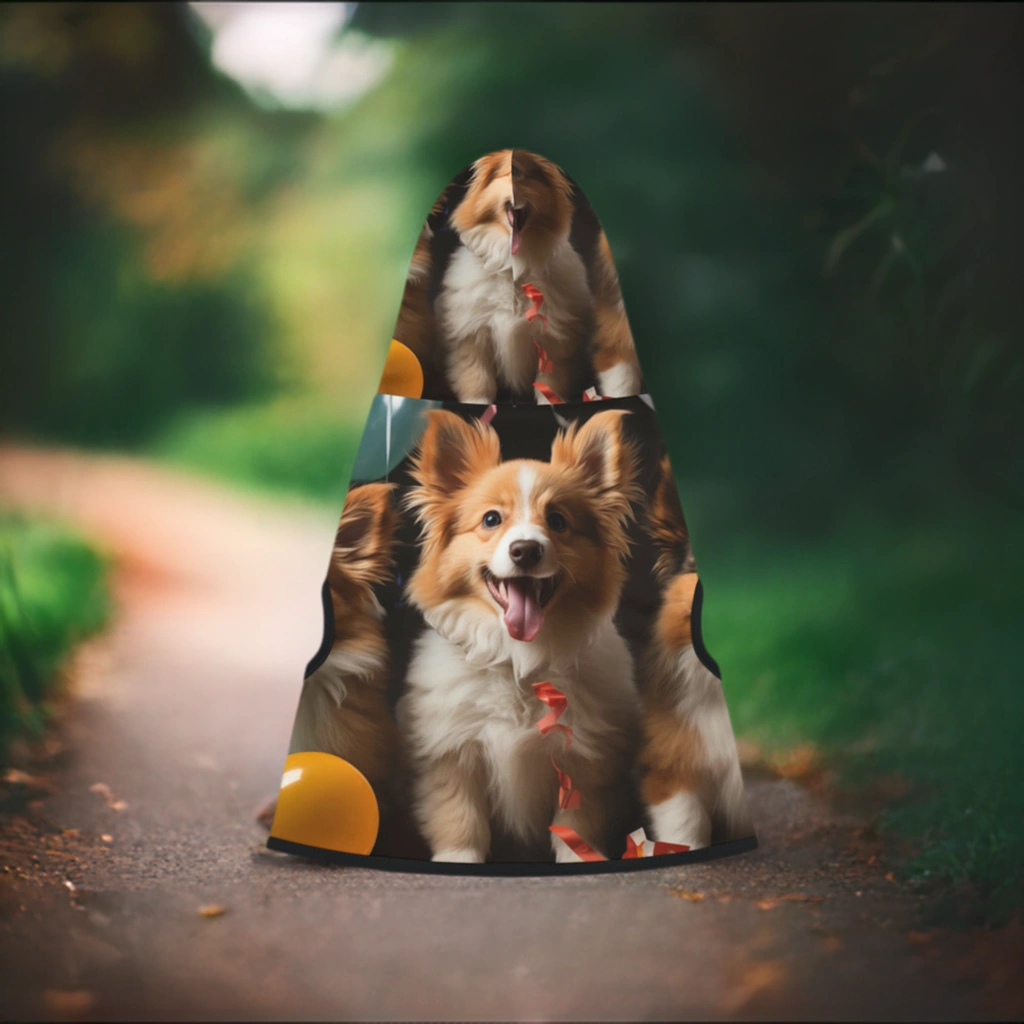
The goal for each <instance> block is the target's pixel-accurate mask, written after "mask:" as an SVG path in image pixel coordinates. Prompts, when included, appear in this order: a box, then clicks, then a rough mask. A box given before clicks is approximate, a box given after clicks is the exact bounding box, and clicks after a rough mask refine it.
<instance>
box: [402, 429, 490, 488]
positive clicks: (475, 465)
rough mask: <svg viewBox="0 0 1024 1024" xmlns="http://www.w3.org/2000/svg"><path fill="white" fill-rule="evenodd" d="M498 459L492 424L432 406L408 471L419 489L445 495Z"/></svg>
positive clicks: (465, 483) (466, 483)
mask: <svg viewBox="0 0 1024 1024" xmlns="http://www.w3.org/2000/svg"><path fill="white" fill-rule="evenodd" d="M500 461H501V445H500V444H499V442H498V435H497V434H496V433H495V432H494V428H493V427H491V426H489V425H488V424H485V423H481V422H480V421H479V420H473V421H471V422H467V421H466V420H464V419H462V417H461V416H457V415H456V414H455V413H453V412H446V411H444V410H443V409H435V410H433V411H431V412H429V413H427V429H426V430H425V431H424V433H423V438H422V439H421V440H420V445H419V449H418V450H417V452H416V455H415V456H414V457H413V465H412V475H413V478H414V479H415V480H416V482H417V483H418V484H419V485H420V488H419V489H420V490H421V491H425V492H427V493H428V494H430V495H431V496H436V497H448V496H450V495H452V494H454V493H455V492H456V491H460V490H462V489H463V488H464V487H466V486H467V485H468V484H469V483H470V482H472V480H473V479H474V478H475V477H476V476H478V475H479V474H480V473H483V472H485V471H486V470H488V469H492V468H493V467H494V466H496V465H498V463H499V462H500ZM417 504H422V501H418V502H417Z"/></svg>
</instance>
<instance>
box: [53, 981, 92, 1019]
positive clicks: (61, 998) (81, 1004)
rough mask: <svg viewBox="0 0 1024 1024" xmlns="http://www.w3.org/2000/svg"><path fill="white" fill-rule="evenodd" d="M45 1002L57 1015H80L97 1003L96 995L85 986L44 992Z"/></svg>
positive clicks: (54, 1014) (72, 1016)
mask: <svg viewBox="0 0 1024 1024" xmlns="http://www.w3.org/2000/svg"><path fill="white" fill-rule="evenodd" d="M43 1003H44V1004H45V1006H46V1009H47V1010H48V1011H49V1012H50V1013H51V1014H53V1016H55V1017H71V1018H74V1017H80V1016H82V1015H83V1014H86V1013H88V1012H89V1011H90V1010H91V1009H92V1008H93V1006H94V1005H95V1003H96V996H95V995H94V994H93V993H92V992H90V991H88V989H84V988H75V989H53V988H48V989H47V990H46V991H45V992H43Z"/></svg>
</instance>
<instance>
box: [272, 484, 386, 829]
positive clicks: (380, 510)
mask: <svg viewBox="0 0 1024 1024" xmlns="http://www.w3.org/2000/svg"><path fill="white" fill-rule="evenodd" d="M393 488H394V485H393V484H365V485H363V486H361V487H354V488H352V489H351V490H350V491H349V493H348V497H347V499H346V501H345V507H344V509H343V510H342V514H341V519H340V521H339V523H338V529H337V533H336V537H335V544H334V549H333V551H332V553H331V562H330V566H329V568H328V571H327V583H328V587H329V589H330V593H331V604H332V607H333V619H334V638H333V642H332V645H331V654H330V655H329V656H328V659H327V661H326V662H325V663H324V664H323V665H321V666H320V668H318V669H317V671H316V672H314V673H313V674H312V675H311V676H310V677H309V678H308V679H307V680H306V682H305V684H304V686H303V692H302V697H301V698H300V702H299V711H298V713H297V715H296V725H295V730H294V732H293V736H292V744H291V750H292V752H295V751H296V750H300V749H305V750H323V751H324V752H325V753H329V754H334V755H335V756H337V757H341V758H344V759H345V760H346V761H348V762H349V763H351V764H352V765H354V766H355V767H356V768H358V769H359V771H361V772H362V773H363V775H365V776H366V778H367V780H368V781H369V782H370V784H371V785H372V786H373V788H374V792H375V793H376V794H377V798H378V801H379V802H380V804H381V809H382V812H386V811H387V810H389V809H390V805H391V804H392V802H393V798H394V795H395V785H396V766H397V765H398V763H399V738H398V729H397V726H396V725H395V722H394V718H393V716H392V714H391V710H390V708H389V706H388V701H387V683H388V671H387V666H388V648H387V644H386V642H385V639H384V632H383V628H382V625H381V622H380V612H379V608H378V605H377V603H376V599H375V597H374V593H373V592H374V588H375V587H377V586H379V585H380V584H383V583H385V582H386V581H387V580H388V579H390V577H391V573H392V571H393V563H392V547H393V544H394V532H395V527H396V524H397V512H396V509H395V506H394V503H393V501H392V497H391V492H392V490H393ZM335 656H336V657H335ZM346 666H350V667H351V668H350V669H349V670H348V671H346V670H345V667H346ZM359 666H363V668H362V669H359V668H358V667H359ZM339 687H340V689H339ZM339 693H340V694H341V699H340V700H338V696H339Z"/></svg>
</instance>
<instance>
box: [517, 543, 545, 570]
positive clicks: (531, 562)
mask: <svg viewBox="0 0 1024 1024" xmlns="http://www.w3.org/2000/svg"><path fill="white" fill-rule="evenodd" d="M508 553H509V555H510V556H511V558H512V561H513V562H515V563H516V565H518V566H519V568H520V569H532V568H533V567H534V566H535V565H536V564H537V563H538V562H539V561H540V560H541V559H542V558H543V557H544V548H542V547H541V546H540V544H538V543H537V541H535V540H514V541H513V542H512V543H511V544H510V545H509V548H508Z"/></svg>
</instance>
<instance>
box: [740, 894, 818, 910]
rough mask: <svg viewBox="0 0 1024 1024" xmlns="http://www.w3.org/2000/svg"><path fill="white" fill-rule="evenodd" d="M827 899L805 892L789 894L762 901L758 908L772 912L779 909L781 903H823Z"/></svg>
mask: <svg viewBox="0 0 1024 1024" xmlns="http://www.w3.org/2000/svg"><path fill="white" fill-rule="evenodd" d="M824 899H825V897H824V896H808V895H807V893H803V892H788V893H786V894H785V895H783V896H775V897H772V898H771V899H766V900H760V901H759V902H758V904H757V905H758V906H759V907H760V908H761V909H762V910H771V909H772V908H774V907H777V906H778V905H779V904H780V903H821V902H823V901H824Z"/></svg>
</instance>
